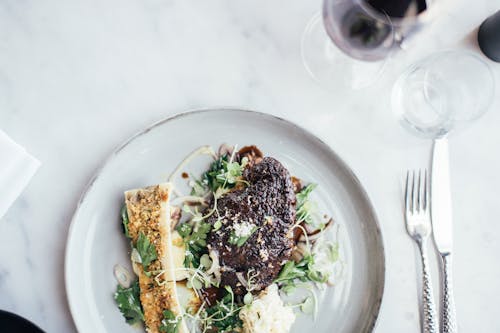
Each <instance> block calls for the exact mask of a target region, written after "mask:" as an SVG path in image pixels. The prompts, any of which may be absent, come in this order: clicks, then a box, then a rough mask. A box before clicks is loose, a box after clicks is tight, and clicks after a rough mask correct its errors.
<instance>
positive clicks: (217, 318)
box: [202, 286, 243, 333]
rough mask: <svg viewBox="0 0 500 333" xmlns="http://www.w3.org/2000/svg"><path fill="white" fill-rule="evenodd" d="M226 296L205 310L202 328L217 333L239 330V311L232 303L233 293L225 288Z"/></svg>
mask: <svg viewBox="0 0 500 333" xmlns="http://www.w3.org/2000/svg"><path fill="white" fill-rule="evenodd" d="M225 289H226V291H227V294H226V295H225V296H224V297H223V298H222V299H221V300H220V301H217V303H216V304H215V305H214V306H212V307H209V308H207V309H206V310H205V311H204V314H203V317H204V318H203V321H202V322H203V326H204V327H205V328H211V329H214V328H215V329H216V332H217V333H232V332H234V331H235V330H236V329H237V328H241V327H242V325H243V323H242V321H241V319H240V317H239V312H240V309H241V308H239V307H237V306H236V304H235V302H234V293H233V291H232V289H231V287H229V286H225Z"/></svg>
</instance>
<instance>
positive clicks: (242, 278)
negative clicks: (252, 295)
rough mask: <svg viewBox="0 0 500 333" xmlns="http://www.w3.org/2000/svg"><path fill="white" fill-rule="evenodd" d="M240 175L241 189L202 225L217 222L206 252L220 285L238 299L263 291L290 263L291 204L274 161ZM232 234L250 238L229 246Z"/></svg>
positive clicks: (284, 174) (284, 173)
mask: <svg viewBox="0 0 500 333" xmlns="http://www.w3.org/2000/svg"><path fill="white" fill-rule="evenodd" d="M243 176H244V178H245V180H246V181H248V183H249V185H248V186H247V187H245V188H244V189H236V190H233V191H232V192H229V193H227V194H226V195H224V196H223V197H222V198H220V199H218V200H217V210H218V212H219V215H217V214H213V215H212V216H211V217H210V218H209V219H208V221H209V222H210V223H211V224H212V225H213V224H214V223H215V222H216V221H217V220H220V221H221V227H220V228H219V229H218V230H214V228H212V231H211V232H210V234H209V235H208V239H207V240H208V248H209V250H211V251H216V252H217V253H218V256H219V263H220V266H221V279H222V281H221V284H222V285H229V286H231V287H232V288H233V291H234V293H235V294H238V295H241V294H244V293H246V291H247V289H252V290H253V291H259V290H262V289H264V288H266V287H267V286H268V285H270V284H271V283H272V282H273V280H274V279H275V278H276V277H277V275H278V274H279V272H280V270H281V266H282V264H283V263H284V262H285V261H286V260H288V259H290V256H291V253H292V248H293V246H294V241H293V235H292V234H293V233H292V231H291V228H292V226H293V224H294V222H295V201H296V199H295V193H294V191H293V184H292V180H291V177H290V174H289V173H288V170H287V169H286V168H285V167H284V166H283V165H282V164H281V163H280V162H278V161H277V160H275V159H274V158H271V157H265V158H264V159H262V160H261V161H259V162H258V163H255V164H251V165H250V166H248V167H247V168H246V169H245V171H244V173H243ZM249 229H251V230H252V232H253V233H249V232H248V231H249ZM238 235H240V236H241V235H243V236H245V235H250V237H249V238H248V240H246V241H245V242H244V243H242V244H231V242H230V238H231V237H233V241H232V242H233V243H234V237H235V236H238ZM240 238H241V237H240ZM238 245H240V246H238ZM248 284H250V285H248Z"/></svg>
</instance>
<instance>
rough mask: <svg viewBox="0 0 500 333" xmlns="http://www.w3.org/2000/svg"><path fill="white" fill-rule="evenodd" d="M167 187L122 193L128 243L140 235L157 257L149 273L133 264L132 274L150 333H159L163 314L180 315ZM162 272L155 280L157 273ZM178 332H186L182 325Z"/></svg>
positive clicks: (168, 188)
mask: <svg viewBox="0 0 500 333" xmlns="http://www.w3.org/2000/svg"><path fill="white" fill-rule="evenodd" d="M170 191H171V184H170V183H164V184H159V185H155V186H150V187H146V188H143V189H136V190H130V191H127V192H125V203H126V205H127V212H128V216H129V221H130V222H129V225H128V230H129V234H130V237H131V239H132V244H136V242H137V239H138V237H139V233H140V232H142V233H144V235H146V237H147V238H148V239H149V241H150V242H151V243H152V244H154V246H155V248H156V253H157V255H158V258H157V259H156V260H154V261H152V262H151V264H150V265H149V267H148V271H149V272H156V274H154V273H152V274H151V275H150V276H147V274H146V272H144V268H143V267H142V265H141V264H137V263H133V265H134V266H135V267H134V271H136V272H137V273H138V275H139V286H140V289H141V303H142V307H143V309H144V319H145V322H146V327H147V328H148V331H149V332H150V333H157V332H159V327H160V325H161V321H162V319H163V311H164V310H167V309H168V310H170V311H172V312H173V313H174V314H176V315H181V314H182V308H181V306H180V304H179V300H178V297H177V291H176V283H175V271H174V268H175V267H174V263H173V258H172V253H171V246H170V244H171V241H172V240H171V237H172V235H171V231H170V229H171V228H170V226H171V220H170V207H169V205H168V200H169V196H170ZM160 271H161V272H164V273H163V274H160V275H159V276H158V277H157V280H159V282H160V284H158V283H157V282H156V281H155V275H158V272H160ZM179 332H180V333H183V332H188V331H187V329H186V327H185V324H184V323H182V325H181V327H180V330H179Z"/></svg>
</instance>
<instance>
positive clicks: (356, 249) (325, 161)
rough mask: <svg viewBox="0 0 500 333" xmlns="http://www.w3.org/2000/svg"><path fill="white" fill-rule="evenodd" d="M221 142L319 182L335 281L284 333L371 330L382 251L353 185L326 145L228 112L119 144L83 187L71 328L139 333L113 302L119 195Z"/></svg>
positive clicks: (178, 122)
mask: <svg viewBox="0 0 500 333" xmlns="http://www.w3.org/2000/svg"><path fill="white" fill-rule="evenodd" d="M221 143H229V144H238V145H239V146H240V147H241V146H244V145H249V144H255V145H257V146H258V147H259V148H260V149H261V150H262V151H263V152H264V154H265V155H268V156H273V157H275V158H277V159H278V160H279V161H281V162H282V163H283V164H284V165H285V166H286V167H287V168H288V169H289V170H290V172H291V174H292V175H296V176H297V177H300V178H301V179H303V180H304V181H306V182H315V183H318V184H319V185H318V188H317V189H316V190H315V191H314V192H313V193H314V195H315V200H317V201H319V205H320V208H321V210H322V211H324V212H326V213H328V214H330V215H332V216H333V217H334V219H335V221H336V223H337V224H338V225H339V230H340V232H339V235H340V242H341V256H342V259H343V261H344V263H345V269H344V275H343V278H342V279H340V280H339V282H338V283H337V285H336V286H334V287H330V288H328V289H327V290H326V292H325V293H324V294H323V295H322V297H321V302H320V306H319V314H318V317H317V319H316V320H315V321H313V320H312V318H311V317H310V316H305V315H300V314H299V315H298V317H297V321H296V323H295V324H294V326H293V330H292V332H293V333H299V332H306V331H307V330H308V329H311V328H312V327H313V328H314V330H315V333H331V332H337V333H341V332H355V333H359V332H370V331H371V330H372V329H373V327H374V325H375V322H376V318H377V315H378V311H379V307H380V303H381V300H382V294H383V289H384V273H385V266H384V250H383V244H382V238H381V235H380V229H379V226H378V223H377V219H376V217H375V213H374V210H373V208H372V206H371V204H370V202H369V200H368V197H367V195H366V193H365V191H364V190H363V188H362V186H361V185H360V183H359V181H358V180H357V179H356V177H355V176H354V175H353V173H352V172H351V171H350V170H349V168H348V167H347V166H346V165H345V164H344V162H342V160H341V159H340V158H339V157H338V156H337V155H336V154H335V153H334V152H333V151H332V150H331V149H330V148H329V147H328V146H327V145H326V144H324V143H323V142H321V141H320V140H319V139H318V138H316V137H315V136H313V135H312V134H310V133H308V132H307V131H305V130H304V129H302V128H300V127H298V126H296V125H294V124H292V123H290V122H288V121H286V120H283V119H279V118H276V117H273V116H270V115H266V114H262V113H257V112H251V111H243V110H232V109H217V110H203V111H194V112H189V113H184V114H180V115H177V116H174V117H172V118H169V119H166V120H163V121H160V122H159V123H156V124H154V125H153V126H151V127H149V128H147V129H146V130H144V131H142V132H141V133H139V134H137V135H135V136H133V137H132V138H131V139H129V140H128V141H127V142H125V143H124V144H123V145H122V146H120V147H119V148H118V149H117V150H116V151H115V152H114V153H113V154H112V155H111V156H110V157H109V158H108V160H107V161H106V162H105V163H104V166H103V167H102V168H101V169H100V170H99V172H98V173H97V175H96V176H95V177H94V178H93V179H92V180H91V182H90V184H89V186H88V188H87V189H86V191H85V192H84V193H83V195H82V198H81V200H80V202H79V205H78V208H77V210H76V213H75V215H74V217H73V221H72V224H71V229H70V232H69V237H68V243H67V248H66V262H65V265H66V266H65V274H66V288H67V294H68V299H69V305H70V308H71V313H72V315H73V318H74V320H75V323H76V326H77V328H78V330H79V331H80V332H82V333H86V332H89V333H100V332H140V331H141V328H137V327H131V326H129V325H128V324H126V323H125V320H124V319H123V317H122V315H121V314H120V312H119V310H118V308H117V307H116V305H115V302H114V300H113V293H114V291H115V289H116V281H115V278H114V276H113V266H114V265H115V264H117V263H120V264H122V265H124V266H127V267H130V265H129V254H128V251H129V244H128V242H127V241H126V239H125V237H124V236H123V234H122V229H121V224H120V218H119V212H120V208H121V206H122V203H123V192H124V191H125V190H127V189H131V188H138V187H143V186H146V185H151V184H157V183H159V182H162V181H165V180H166V178H167V175H168V174H169V173H170V172H171V171H173V169H174V168H175V166H176V165H177V164H178V163H179V162H180V161H181V160H182V159H183V158H184V157H185V156H186V155H187V154H188V153H190V152H191V151H192V150H194V149H195V148H197V147H199V146H201V145H207V144H208V145H212V146H213V147H217V146H218V145H220V144H221ZM200 172H201V170H200Z"/></svg>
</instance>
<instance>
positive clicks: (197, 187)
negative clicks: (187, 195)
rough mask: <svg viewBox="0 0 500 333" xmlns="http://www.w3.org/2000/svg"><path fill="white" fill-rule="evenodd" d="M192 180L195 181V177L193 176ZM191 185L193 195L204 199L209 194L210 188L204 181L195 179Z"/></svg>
mask: <svg viewBox="0 0 500 333" xmlns="http://www.w3.org/2000/svg"><path fill="white" fill-rule="evenodd" d="M191 178H193V179H194V177H193V176H191ZM189 184H190V185H191V195H195V196H198V197H202V196H204V195H205V194H207V191H208V186H207V184H206V183H205V182H204V180H200V179H195V180H193V181H192V182H190V183H189Z"/></svg>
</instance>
